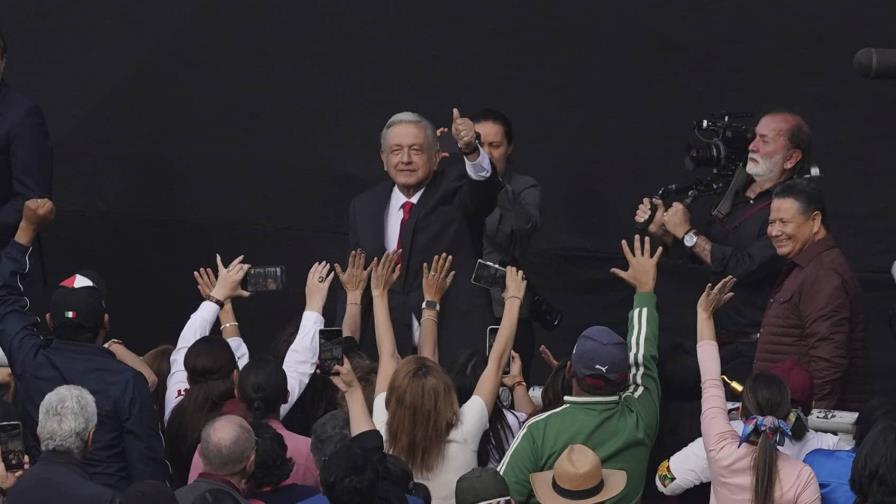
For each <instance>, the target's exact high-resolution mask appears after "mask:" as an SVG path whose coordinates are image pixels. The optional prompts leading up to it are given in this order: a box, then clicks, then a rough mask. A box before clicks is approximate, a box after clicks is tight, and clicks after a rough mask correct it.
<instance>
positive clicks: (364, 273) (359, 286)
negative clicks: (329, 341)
mask: <svg viewBox="0 0 896 504" xmlns="http://www.w3.org/2000/svg"><path fill="white" fill-rule="evenodd" d="M366 261H367V255H366V254H365V253H364V251H363V250H361V249H357V250H352V251H351V253H350V254H349V255H348V262H347V263H346V267H345V270H343V269H342V266H340V265H339V264H334V265H333V266H334V267H335V268H336V274H337V275H338V276H339V282H340V283H341V284H342V288H343V289H345V316H343V318H342V335H343V336H351V337H352V338H355V341H358V340H359V339H360V338H361V299H362V298H363V296H364V289H365V288H367V280H368V279H369V278H370V271H371V270H372V269H373V263H371V264H370V266H369V267H368V268H367V269H364V263H365V262H366Z"/></svg>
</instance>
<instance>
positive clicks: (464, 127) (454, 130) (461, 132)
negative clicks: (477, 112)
mask: <svg viewBox="0 0 896 504" xmlns="http://www.w3.org/2000/svg"><path fill="white" fill-rule="evenodd" d="M452 114H453V117H452V121H451V134H452V135H454V139H455V140H456V141H457V146H458V147H459V148H460V151H461V152H462V153H464V154H472V153H473V152H475V151H476V150H477V149H476V129H475V128H474V127H473V121H471V120H470V119H468V118H466V117H461V115H460V111H459V110H457V109H456V108H455V109H453V110H452Z"/></svg>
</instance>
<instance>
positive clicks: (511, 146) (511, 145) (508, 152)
mask: <svg viewBox="0 0 896 504" xmlns="http://www.w3.org/2000/svg"><path fill="white" fill-rule="evenodd" d="M512 153H513V144H510V145H508V146H507V155H508V156H509V155H510V154H512Z"/></svg>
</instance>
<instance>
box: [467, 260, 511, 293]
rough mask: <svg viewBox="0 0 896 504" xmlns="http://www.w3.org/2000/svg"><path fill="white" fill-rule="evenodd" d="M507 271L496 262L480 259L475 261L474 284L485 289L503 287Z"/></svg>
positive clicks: (472, 280)
mask: <svg viewBox="0 0 896 504" xmlns="http://www.w3.org/2000/svg"><path fill="white" fill-rule="evenodd" d="M506 275H507V272H506V271H505V270H504V268H502V267H500V266H498V265H497V264H492V263H490V262H488V261H483V260H482V259H480V260H478V261H476V269H474V270H473V278H472V279H470V281H471V282H473V283H474V284H476V285H478V286H480V287H485V288H487V289H502V290H503V289H504V285H505V281H504V278H505V276H506Z"/></svg>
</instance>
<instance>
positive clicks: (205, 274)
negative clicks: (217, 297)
mask: <svg viewBox="0 0 896 504" xmlns="http://www.w3.org/2000/svg"><path fill="white" fill-rule="evenodd" d="M193 278H194V279H196V289H198V290H199V295H200V296H202V299H208V296H209V295H210V294H211V293H212V290H214V288H215V284H216V283H217V282H218V279H217V278H216V277H215V272H214V271H213V270H212V269H211V268H199V269H198V270H196V271H194V272H193ZM225 302H226V303H229V302H230V300H229V299H228V300H227V301H225Z"/></svg>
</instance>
